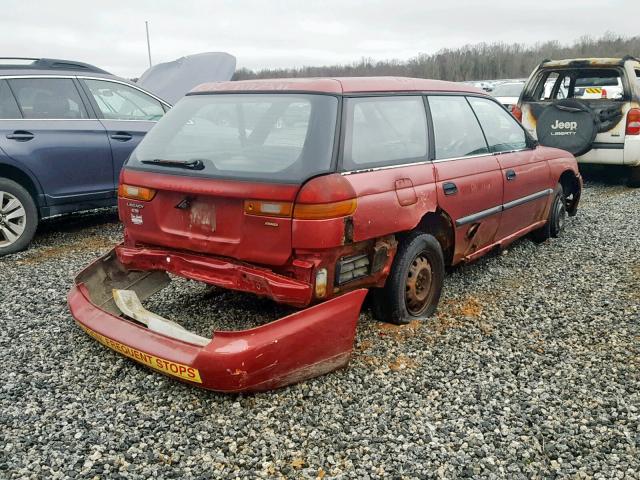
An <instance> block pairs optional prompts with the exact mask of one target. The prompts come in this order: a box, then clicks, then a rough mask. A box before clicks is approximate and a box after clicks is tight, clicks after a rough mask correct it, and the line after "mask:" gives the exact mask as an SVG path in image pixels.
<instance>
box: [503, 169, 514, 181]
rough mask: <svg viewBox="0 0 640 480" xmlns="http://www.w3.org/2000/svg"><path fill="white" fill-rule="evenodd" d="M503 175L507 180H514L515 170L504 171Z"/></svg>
mask: <svg viewBox="0 0 640 480" xmlns="http://www.w3.org/2000/svg"><path fill="white" fill-rule="evenodd" d="M504 176H505V177H507V180H509V181H511V180H515V178H516V172H515V170H507V173H505V174H504Z"/></svg>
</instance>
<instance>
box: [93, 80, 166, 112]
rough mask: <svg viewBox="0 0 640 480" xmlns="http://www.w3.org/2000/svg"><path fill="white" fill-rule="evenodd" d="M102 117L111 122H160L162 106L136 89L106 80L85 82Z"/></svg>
mask: <svg viewBox="0 0 640 480" xmlns="http://www.w3.org/2000/svg"><path fill="white" fill-rule="evenodd" d="M84 82H85V84H86V85H87V87H89V91H90V92H91V95H92V96H93V98H94V99H95V101H96V103H97V104H98V108H99V109H100V111H101V112H102V116H103V117H104V118H106V119H110V120H159V119H160V118H161V117H162V116H163V115H164V109H163V108H162V104H161V103H160V102H159V101H158V100H156V99H155V98H153V97H151V96H149V95H147V94H146V93H143V92H141V91H140V90H137V89H135V88H132V87H129V86H127V85H123V84H121V83H116V82H109V81H105V80H84Z"/></svg>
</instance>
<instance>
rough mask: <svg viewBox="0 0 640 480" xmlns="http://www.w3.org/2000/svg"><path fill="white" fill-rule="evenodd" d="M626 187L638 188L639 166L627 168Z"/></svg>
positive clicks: (639, 185) (639, 184) (639, 186)
mask: <svg viewBox="0 0 640 480" xmlns="http://www.w3.org/2000/svg"><path fill="white" fill-rule="evenodd" d="M627 185H628V186H629V187H631V188H640V165H638V166H637V167H631V168H629V179H628V180H627Z"/></svg>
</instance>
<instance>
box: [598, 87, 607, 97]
mask: <svg viewBox="0 0 640 480" xmlns="http://www.w3.org/2000/svg"><path fill="white" fill-rule="evenodd" d="M600 98H607V89H606V88H603V89H602V93H601V94H600Z"/></svg>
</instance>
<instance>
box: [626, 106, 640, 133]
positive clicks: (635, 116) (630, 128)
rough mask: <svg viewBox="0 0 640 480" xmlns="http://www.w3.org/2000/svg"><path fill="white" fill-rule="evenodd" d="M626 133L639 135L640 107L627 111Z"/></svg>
mask: <svg viewBox="0 0 640 480" xmlns="http://www.w3.org/2000/svg"><path fill="white" fill-rule="evenodd" d="M626 133H627V135H640V108H632V109H631V110H629V112H628V113H627V130H626Z"/></svg>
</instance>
